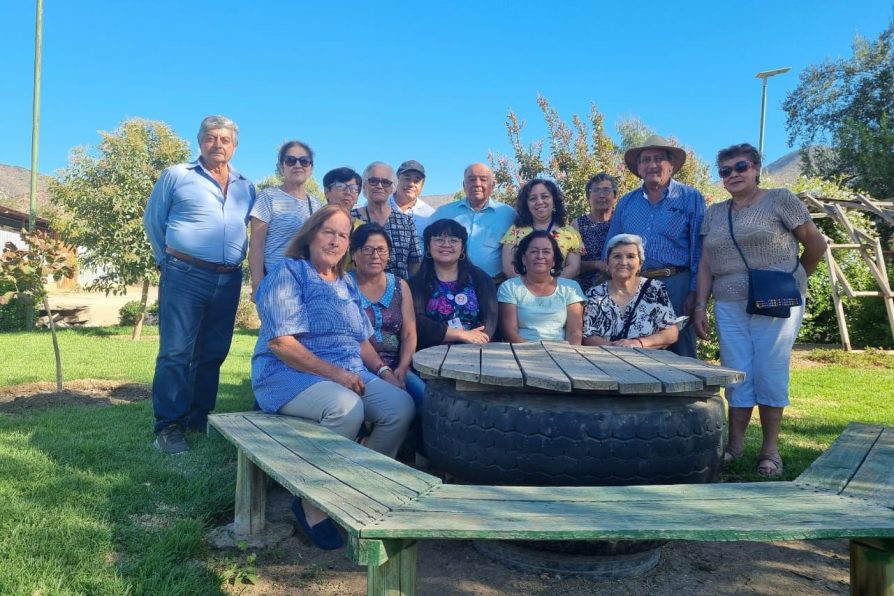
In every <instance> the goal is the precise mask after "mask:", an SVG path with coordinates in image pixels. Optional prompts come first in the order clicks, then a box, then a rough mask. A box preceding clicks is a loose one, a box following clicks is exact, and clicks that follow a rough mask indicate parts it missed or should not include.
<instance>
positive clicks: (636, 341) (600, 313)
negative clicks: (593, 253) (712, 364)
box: [583, 234, 678, 348]
mask: <svg viewBox="0 0 894 596" xmlns="http://www.w3.org/2000/svg"><path fill="white" fill-rule="evenodd" d="M643 258H644V257H643V240H642V238H640V237H639V236H636V235H634V234H618V235H617V236H614V237H613V238H611V239H609V241H608V253H607V255H606V261H607V262H608V271H609V274H610V275H611V279H609V280H608V281H607V282H605V283H602V284H599V285H597V286H593V287H592V288H590V291H589V292H587V306H586V308H585V309H584V341H583V343H584V345H585V346H602V345H608V344H610V345H614V346H624V347H628V348H666V347H667V346H669V345H671V344H672V343H674V342H675V341H677V333H678V331H677V326H676V325H675V324H674V323H675V319H676V315H675V314H674V307H673V305H672V304H671V302H670V297H668V294H667V290H666V289H665V287H664V285H663V284H662V283H661V282H660V281H658V280H656V279H648V278H645V277H640V276H639V272H640V268H641V267H642V264H643Z"/></svg>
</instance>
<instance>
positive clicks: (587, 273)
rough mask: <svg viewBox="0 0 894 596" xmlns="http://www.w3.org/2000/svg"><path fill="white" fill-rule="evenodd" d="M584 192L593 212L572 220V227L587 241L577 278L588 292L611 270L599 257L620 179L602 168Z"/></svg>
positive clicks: (616, 197) (591, 179)
mask: <svg viewBox="0 0 894 596" xmlns="http://www.w3.org/2000/svg"><path fill="white" fill-rule="evenodd" d="M585 192H586V194H587V202H588V203H589V205H590V212H589V213H585V214H583V215H581V216H580V217H578V218H577V219H575V220H574V221H572V222H571V227H573V228H574V229H575V230H577V231H578V233H579V234H580V236H581V240H583V243H584V250H583V251H582V252H583V255H582V256H581V261H580V275H578V277H577V281H578V282H579V283H580V286H581V289H582V290H583V291H584V293H585V294H586V292H587V290H589V289H590V288H592V287H593V286H594V285H596V283H597V282H598V281H599V280H600V279H604V278H605V275H607V274H608V266H607V265H606V262H605V261H602V260H600V257H601V256H602V249H603V247H604V246H605V241H606V240H607V239H608V226H609V224H610V223H611V218H612V212H613V211H614V210H615V203H616V202H617V201H618V179H617V178H615V177H614V176H612V175H610V174H608V173H606V172H599V173H598V174H596V175H595V176H593V177H592V178H590V180H589V181H588V182H587V186H586V189H585Z"/></svg>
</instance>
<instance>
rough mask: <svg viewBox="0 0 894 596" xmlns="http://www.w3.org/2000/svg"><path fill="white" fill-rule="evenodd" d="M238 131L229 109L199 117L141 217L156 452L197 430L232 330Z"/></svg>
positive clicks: (179, 449)
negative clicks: (151, 317) (150, 256)
mask: <svg viewBox="0 0 894 596" xmlns="http://www.w3.org/2000/svg"><path fill="white" fill-rule="evenodd" d="M238 135H239V128H238V127H237V126H236V123H235V122H233V121H232V120H230V119H229V118H226V117H224V116H208V117H207V118H205V119H204V120H202V124H201V126H199V135H198V139H199V151H200V157H199V159H197V160H196V161H194V162H190V163H184V164H180V165H175V166H171V167H169V168H167V169H165V171H164V172H162V174H161V176H160V177H159V179H158V182H156V183H155V186H154V187H153V189H152V194H151V195H150V196H149V202H148V203H147V204H146V212H145V214H144V216H143V226H144V227H145V228H146V235H147V236H148V237H149V242H150V243H151V244H152V252H153V253H154V254H155V262H156V264H157V265H158V268H159V271H160V272H161V283H160V284H159V290H158V303H159V304H158V335H159V346H158V358H157V359H156V361H155V377H154V378H153V380H152V408H153V411H154V413H155V442H154V443H153V445H154V446H155V448H156V449H158V450H159V451H161V452H162V453H171V454H174V453H183V452H184V451H189V445H187V443H186V439H185V438H184V436H183V432H184V431H185V430H194V431H199V432H204V431H205V427H206V425H207V423H208V413H209V412H211V410H213V409H214V405H215V402H216V401H217V384H218V380H219V378H220V366H221V364H223V361H224V359H225V358H226V357H227V353H228V352H229V351H230V341H231V340H232V339H233V326H234V323H235V320H236V308H237V306H238V304H239V291H240V289H241V287H242V261H243V259H244V258H245V252H246V249H247V248H248V243H247V236H246V232H247V227H246V226H247V224H248V221H249V213H250V212H251V208H252V205H253V204H254V200H255V187H254V185H253V184H252V183H251V182H250V181H249V180H248V179H247V178H245V176H242V175H241V174H239V173H238V172H237V171H236V170H235V169H234V168H233V167H232V166H231V165H230V159H231V158H232V157H233V153H234V152H235V151H236V145H237V144H238V142H239V136H238Z"/></svg>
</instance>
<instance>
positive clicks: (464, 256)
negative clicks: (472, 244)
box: [459, 252, 466, 261]
mask: <svg viewBox="0 0 894 596" xmlns="http://www.w3.org/2000/svg"><path fill="white" fill-rule="evenodd" d="M465 258H466V253H464V252H461V253H459V260H460V261H462V260H463V259H465Z"/></svg>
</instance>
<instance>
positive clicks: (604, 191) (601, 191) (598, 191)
mask: <svg viewBox="0 0 894 596" xmlns="http://www.w3.org/2000/svg"><path fill="white" fill-rule="evenodd" d="M590 194H591V195H613V194H615V189H614V188H611V187H609V188H597V187H595V186H594V187H593V188H591V189H590Z"/></svg>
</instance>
